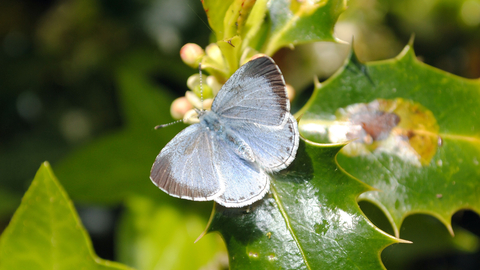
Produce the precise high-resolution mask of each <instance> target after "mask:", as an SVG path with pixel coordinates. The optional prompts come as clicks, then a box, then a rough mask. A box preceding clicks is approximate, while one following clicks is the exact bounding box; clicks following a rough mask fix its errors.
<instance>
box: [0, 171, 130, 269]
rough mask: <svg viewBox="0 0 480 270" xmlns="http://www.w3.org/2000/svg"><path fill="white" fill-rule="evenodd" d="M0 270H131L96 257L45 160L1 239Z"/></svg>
mask: <svg viewBox="0 0 480 270" xmlns="http://www.w3.org/2000/svg"><path fill="white" fill-rule="evenodd" d="M0 269H5V270H13V269H22V270H24V269H59V270H61V269H130V268H128V267H126V266H123V265H121V264H118V263H114V262H109V261H105V260H102V259H100V258H98V257H97V256H96V255H95V253H94V251H93V248H92V244H91V242H90V239H89V237H88V235H87V233H86V231H85V229H84V228H83V226H82V224H81V222H80V219H79V217H78V215H77V213H76V212H75V208H74V207H73V205H72V203H71V201H70V199H69V198H68V196H67V194H66V193H65V191H64V190H63V188H62V187H61V186H60V184H59V183H58V181H57V180H56V178H55V176H54V175H53V172H52V170H51V168H50V165H49V164H48V163H46V162H45V163H44V164H43V165H42V166H41V167H40V169H39V170H38V172H37V175H36V176H35V179H34V180H33V182H32V184H31V185H30V188H29V189H28V191H27V192H26V193H25V196H24V197H23V200H22V203H21V205H20V207H19V208H18V209H17V211H16V212H15V215H14V216H13V218H12V220H11V221H10V224H9V225H8V227H7V228H6V229H5V231H4V232H3V234H2V236H1V238H0Z"/></svg>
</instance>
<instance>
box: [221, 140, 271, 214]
mask: <svg viewBox="0 0 480 270" xmlns="http://www.w3.org/2000/svg"><path fill="white" fill-rule="evenodd" d="M216 143H217V145H218V148H219V149H222V151H217V152H216V153H215V156H216V160H217V162H218V163H217V168H218V171H219V174H220V175H222V178H224V179H228V181H225V192H224V193H223V194H222V195H220V196H219V197H217V198H216V199H215V201H216V202H217V203H219V204H221V205H223V206H225V207H243V206H246V205H250V204H252V203H254V202H256V201H258V200H260V199H261V198H263V196H264V195H265V194H266V193H267V192H268V190H269V187H270V177H269V176H268V175H267V174H266V173H265V171H264V170H263V169H262V168H259V166H258V165H257V164H255V163H252V162H249V161H246V160H244V159H242V158H240V157H239V156H238V155H237V154H236V153H235V152H233V151H232V149H231V148H229V147H228V145H227V144H226V143H225V142H223V141H217V142H216Z"/></svg>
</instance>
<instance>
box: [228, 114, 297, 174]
mask: <svg viewBox="0 0 480 270" xmlns="http://www.w3.org/2000/svg"><path fill="white" fill-rule="evenodd" d="M229 127H230V128H231V129H232V130H233V131H234V132H235V133H236V134H239V136H241V138H242V139H243V140H244V141H245V142H246V143H247V144H248V145H249V146H250V148H251V149H252V151H253V154H254V155H255V161H256V162H257V163H258V164H259V165H260V166H261V167H262V168H263V169H265V170H266V171H267V172H276V171H280V170H282V169H285V168H286V167H287V166H288V165H290V163H292V161H293V160H294V158H295V155H296V153H297V149H298V143H299V134H298V127H297V120H296V119H295V118H294V117H293V116H292V115H291V114H290V113H288V115H287V118H285V123H284V124H282V125H280V126H275V127H270V126H262V125H256V124H252V123H245V124H242V125H237V123H231V124H230V126H229Z"/></svg>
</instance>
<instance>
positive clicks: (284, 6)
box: [264, 0, 346, 55]
mask: <svg viewBox="0 0 480 270" xmlns="http://www.w3.org/2000/svg"><path fill="white" fill-rule="evenodd" d="M345 9H346V2H345V1H343V0H321V1H292V0H278V1H270V5H269V8H268V10H269V15H270V20H271V28H270V31H269V35H270V38H269V39H268V40H267V42H266V44H265V46H264V52H265V53H266V54H267V55H273V54H274V53H275V52H276V51H277V50H278V49H279V48H281V47H285V46H294V45H298V44H304V43H309V42H315V41H333V42H335V41H336V39H335V38H334V36H333V27H334V26H335V23H336V21H337V19H338V16H340V14H341V13H342V12H343V11H344V10H345Z"/></svg>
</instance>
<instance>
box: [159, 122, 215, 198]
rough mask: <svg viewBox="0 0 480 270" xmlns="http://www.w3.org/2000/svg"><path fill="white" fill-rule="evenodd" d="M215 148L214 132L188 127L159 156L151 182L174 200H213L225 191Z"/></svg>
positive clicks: (198, 127)
mask: <svg viewBox="0 0 480 270" xmlns="http://www.w3.org/2000/svg"><path fill="white" fill-rule="evenodd" d="M213 147H214V143H213V140H212V138H211V133H210V132H208V131H207V130H206V129H204V128H203V127H202V126H201V125H200V124H195V125H191V126H189V127H187V128H185V129H184V130H182V132H180V133H179V134H177V136H175V137H174V138H173V139H172V140H171V141H170V142H169V143H168V144H167V145H166V146H165V147H164V148H163V149H162V151H161V152H160V154H159V155H158V156H157V158H156V159H155V163H154V164H153V167H152V170H151V173H150V179H151V180H152V182H153V183H154V184H155V185H157V186H158V187H159V188H160V189H162V190H163V191H165V192H166V193H168V194H170V195H172V196H174V197H179V198H183V199H189V200H194V201H208V200H213V199H214V198H216V197H218V196H219V195H220V194H221V193H223V191H224V190H225V186H224V183H223V178H221V176H220V175H218V173H217V170H216V168H215V166H216V165H215V164H214V162H215V161H214V153H215V152H218V150H215V149H213ZM220 151H221V150H220Z"/></svg>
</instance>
